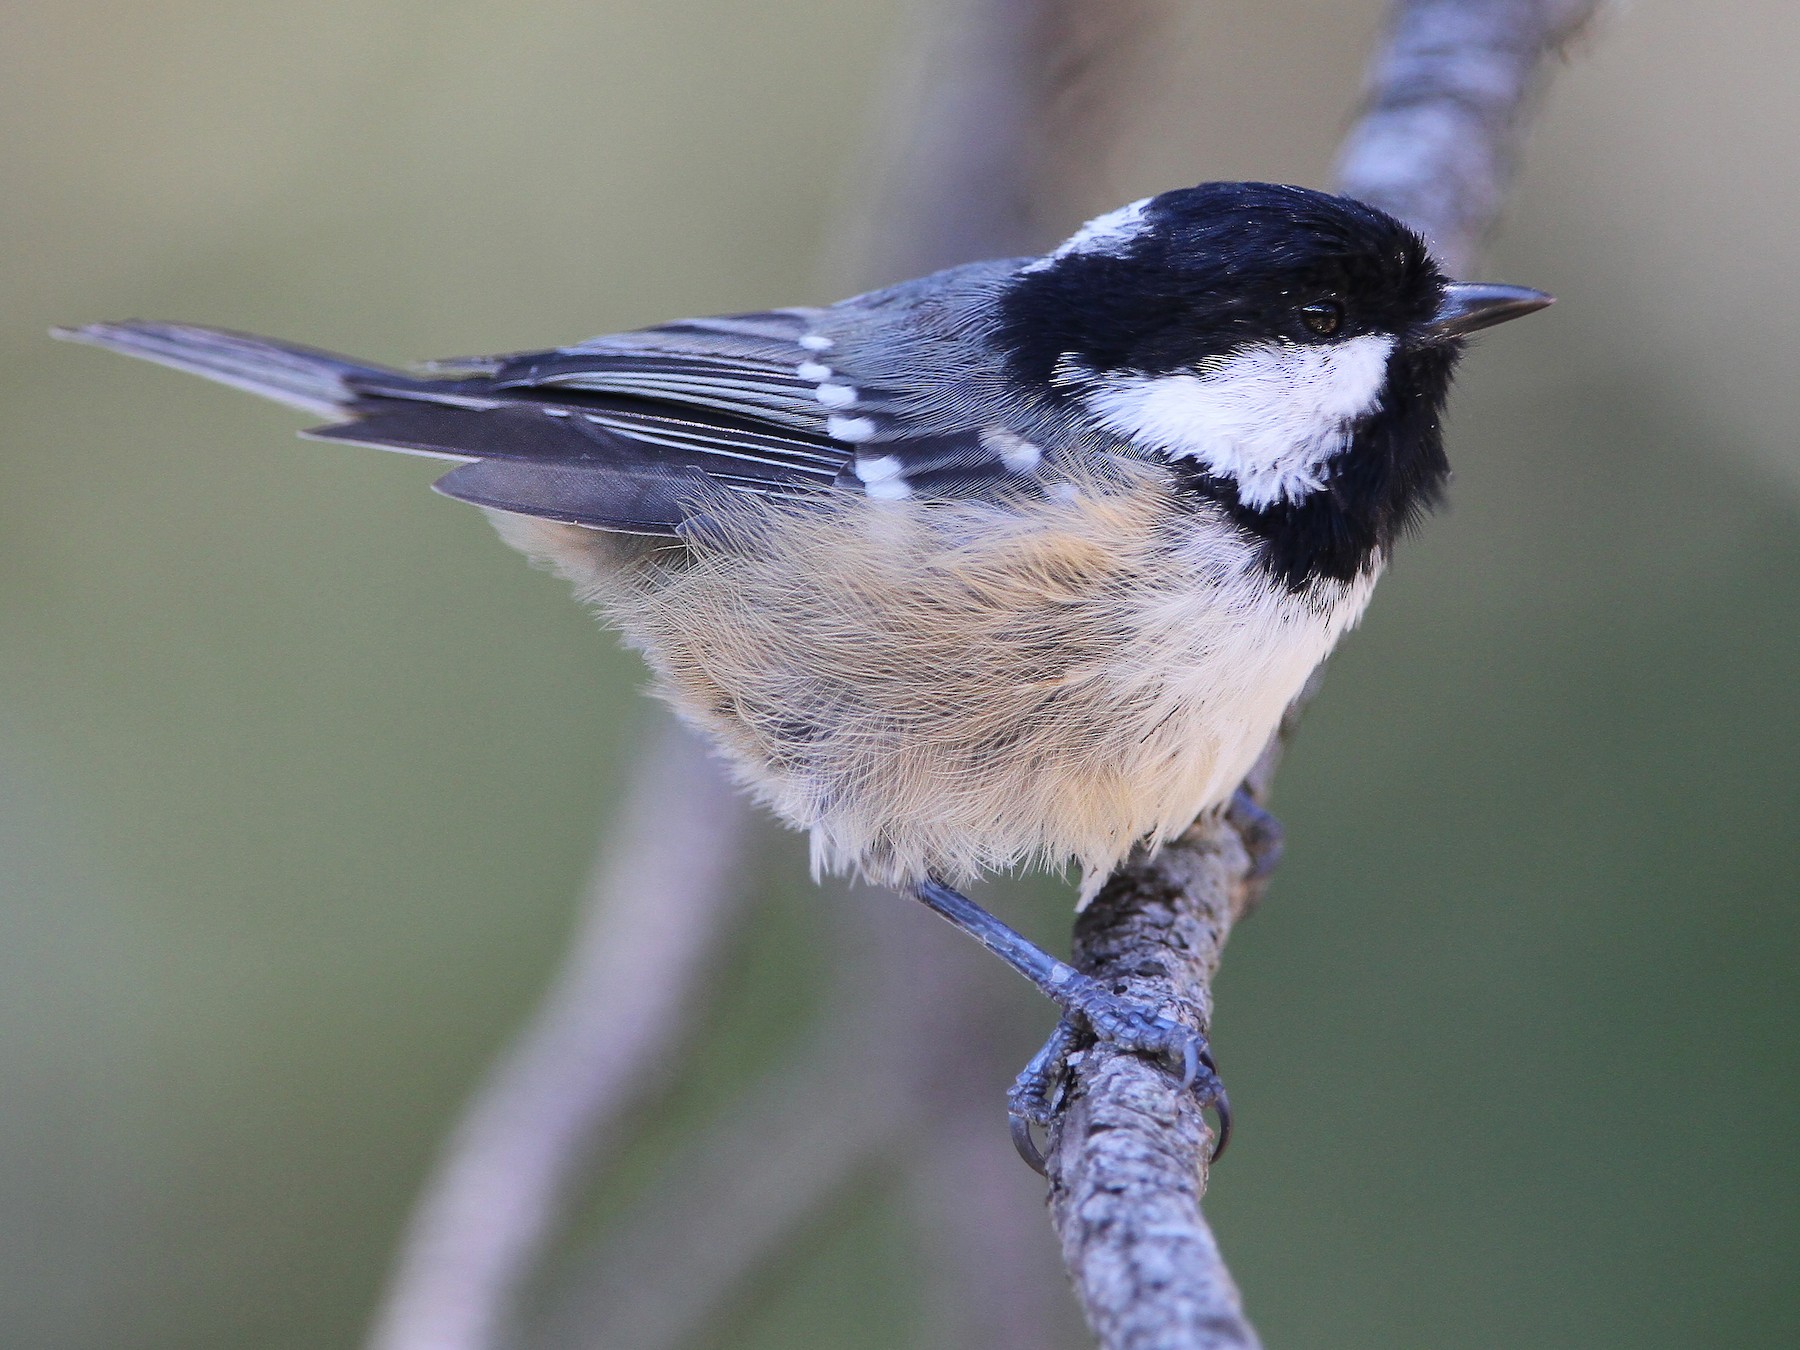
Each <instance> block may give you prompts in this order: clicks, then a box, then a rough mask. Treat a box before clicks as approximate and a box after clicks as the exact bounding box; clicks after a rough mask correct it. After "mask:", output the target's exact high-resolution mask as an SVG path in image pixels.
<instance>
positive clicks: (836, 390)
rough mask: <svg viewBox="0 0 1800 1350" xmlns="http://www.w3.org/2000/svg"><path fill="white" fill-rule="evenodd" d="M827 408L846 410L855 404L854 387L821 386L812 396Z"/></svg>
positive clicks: (838, 385) (844, 385)
mask: <svg viewBox="0 0 1800 1350" xmlns="http://www.w3.org/2000/svg"><path fill="white" fill-rule="evenodd" d="M814 397H816V398H817V399H818V400H819V402H821V403H823V404H824V405H825V406H826V407H827V408H848V407H849V406H850V405H851V404H852V403H854V402H856V386H855V385H850V384H822V385H820V386H819V389H818V393H817V394H816V395H815V396H814Z"/></svg>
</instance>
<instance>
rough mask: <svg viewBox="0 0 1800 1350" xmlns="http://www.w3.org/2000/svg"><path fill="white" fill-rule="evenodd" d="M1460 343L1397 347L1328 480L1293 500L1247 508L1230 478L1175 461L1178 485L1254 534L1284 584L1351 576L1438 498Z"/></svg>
mask: <svg viewBox="0 0 1800 1350" xmlns="http://www.w3.org/2000/svg"><path fill="white" fill-rule="evenodd" d="M1460 353H1461V344H1460V343H1454V342H1436V343H1431V344H1428V345H1420V346H1416V347H1411V348H1408V347H1402V348H1401V349H1400V350H1399V351H1396V352H1395V353H1394V355H1393V357H1392V358H1390V362H1389V366H1388V382H1387V387H1386V389H1385V391H1384V392H1383V394H1382V397H1381V401H1380V402H1379V403H1378V404H1377V405H1376V406H1375V408H1374V410H1373V411H1371V412H1370V413H1368V414H1367V415H1366V416H1364V417H1363V418H1362V419H1361V420H1360V421H1359V422H1358V423H1357V425H1356V427H1355V430H1354V433H1353V436H1352V439H1351V443H1350V445H1349V446H1347V447H1346V448H1345V449H1344V450H1343V451H1342V452H1341V453H1340V454H1339V455H1338V456H1337V457H1336V458H1335V459H1333V460H1332V462H1331V465H1330V471H1329V476H1328V477H1327V479H1326V482H1325V486H1324V487H1323V488H1320V489H1318V490H1317V491H1314V492H1311V493H1308V494H1307V495H1306V496H1305V497H1303V498H1302V499H1300V500H1299V501H1282V502H1277V503H1275V504H1274V505H1272V506H1266V507H1253V506H1246V505H1245V504H1244V503H1243V502H1242V500H1240V498H1239V496H1238V488H1237V483H1236V482H1235V481H1233V480H1232V479H1229V478H1223V477H1220V476H1218V475H1216V474H1210V473H1207V472H1206V471H1205V470H1204V469H1202V468H1201V467H1199V466H1198V465H1195V464H1193V463H1192V462H1191V461H1189V462H1181V461H1177V462H1176V464H1175V466H1174V467H1175V471H1176V473H1177V474H1178V475H1180V477H1181V481H1182V485H1183V487H1185V488H1186V489H1187V490H1189V491H1190V492H1193V493H1194V494H1195V495H1196V496H1197V497H1199V498H1201V499H1203V500H1206V501H1211V502H1215V503H1217V504H1218V505H1219V506H1221V507H1223V508H1224V509H1225V512H1226V514H1227V515H1229V516H1230V518H1231V520H1232V521H1233V522H1234V523H1235V524H1237V526H1238V527H1239V528H1240V529H1242V530H1244V531H1245V532H1246V533H1247V534H1248V535H1250V536H1251V537H1252V538H1253V539H1255V540H1256V541H1257V543H1258V544H1259V546H1260V553H1259V561H1260V562H1261V564H1262V565H1263V566H1264V567H1265V568H1266V569H1267V570H1268V571H1269V573H1270V574H1271V575H1272V576H1273V577H1275V579H1276V580H1278V581H1280V582H1281V583H1282V585H1284V586H1286V587H1287V588H1288V590H1290V591H1293V592H1296V593H1299V592H1304V591H1305V590H1307V589H1308V588H1309V587H1310V586H1312V585H1313V584H1314V583H1315V582H1318V581H1320V580H1331V581H1341V582H1349V581H1354V580H1355V579H1356V578H1357V577H1358V576H1361V575H1362V574H1363V573H1365V572H1367V571H1368V570H1369V569H1370V568H1371V567H1373V566H1376V565H1377V564H1379V563H1383V562H1385V561H1387V558H1388V555H1389V554H1390V553H1391V552H1392V550H1393V547H1394V543H1395V541H1396V540H1398V539H1399V538H1400V537H1401V536H1402V535H1404V534H1405V533H1406V532H1407V531H1408V530H1409V529H1410V528H1411V527H1412V526H1413V525H1414V524H1416V523H1417V522H1418V521H1419V520H1420V519H1422V518H1423V517H1424V515H1425V514H1426V513H1427V512H1428V511H1429V510H1431V508H1432V507H1434V506H1436V505H1437V504H1438V502H1439V501H1441V500H1442V498H1443V491H1444V484H1445V483H1446V482H1447V481H1448V480H1449V477H1450V463H1449V461H1448V460H1447V459H1446V458H1445V457H1444V437H1443V408H1444V400H1445V397H1446V396H1447V395H1448V393H1449V391H1450V376H1451V373H1452V371H1453V370H1454V369H1455V366H1456V359H1457V357H1458V356H1459V355H1460Z"/></svg>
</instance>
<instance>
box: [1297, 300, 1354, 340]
mask: <svg viewBox="0 0 1800 1350" xmlns="http://www.w3.org/2000/svg"><path fill="white" fill-rule="evenodd" d="M1300 322H1301V323H1303V324H1305V325H1306V326H1307V328H1309V329H1311V330H1312V332H1314V333H1316V334H1317V335H1318V336H1319V337H1330V336H1331V335H1332V334H1333V333H1335V332H1337V330H1338V329H1339V328H1342V327H1343V326H1344V307H1343V306H1342V305H1340V304H1339V303H1338V302H1337V301H1335V300H1315V301H1313V302H1312V303H1311V304H1310V305H1302V306H1300Z"/></svg>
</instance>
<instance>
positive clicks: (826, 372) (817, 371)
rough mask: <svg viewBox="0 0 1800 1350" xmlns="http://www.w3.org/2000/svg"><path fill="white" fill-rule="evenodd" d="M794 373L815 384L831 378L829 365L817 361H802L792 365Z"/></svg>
mask: <svg viewBox="0 0 1800 1350" xmlns="http://www.w3.org/2000/svg"><path fill="white" fill-rule="evenodd" d="M794 374H796V375H798V376H799V377H800V378H801V379H803V380H811V381H812V382H813V383H814V384H817V383H818V382H819V381H821V380H829V379H830V378H831V367H830V366H822V365H820V364H819V363H818V362H817V361H802V362H801V363H800V364H799V365H797V366H795V367H794Z"/></svg>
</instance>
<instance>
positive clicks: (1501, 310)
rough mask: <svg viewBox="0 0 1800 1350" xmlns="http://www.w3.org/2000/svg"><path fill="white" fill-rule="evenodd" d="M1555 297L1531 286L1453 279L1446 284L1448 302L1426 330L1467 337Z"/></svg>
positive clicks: (1442, 335) (1440, 335)
mask: <svg viewBox="0 0 1800 1350" xmlns="http://www.w3.org/2000/svg"><path fill="white" fill-rule="evenodd" d="M1555 301H1556V297H1555V296H1554V295H1545V294H1544V293H1543V292H1542V291H1534V290H1532V289H1531V288H1530V287H1529V286H1490V285H1487V284H1485V283H1483V282H1470V281H1453V282H1451V283H1450V284H1449V285H1448V286H1446V287H1444V303H1443V304H1441V305H1439V306H1438V312H1437V313H1436V314H1434V315H1433V316H1432V318H1431V322H1430V323H1429V324H1427V325H1426V326H1425V331H1426V332H1428V333H1430V334H1431V336H1433V337H1437V338H1453V337H1467V336H1468V335H1469V334H1470V333H1474V332H1477V331H1479V330H1481V329H1483V328H1492V327H1493V326H1494V325H1495V324H1497V323H1505V322H1506V321H1507V320H1508V319H1517V318H1520V317H1521V316H1523V315H1526V314H1534V313H1536V312H1537V311H1538V310H1540V309H1542V308H1543V307H1544V306H1545V305H1549V304H1554V303H1555Z"/></svg>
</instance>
